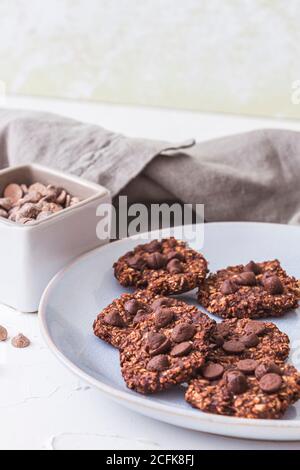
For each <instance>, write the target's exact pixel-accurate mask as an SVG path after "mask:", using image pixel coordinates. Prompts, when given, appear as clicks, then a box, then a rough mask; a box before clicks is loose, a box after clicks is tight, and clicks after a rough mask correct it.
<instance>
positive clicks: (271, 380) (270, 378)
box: [259, 373, 282, 393]
mask: <svg viewBox="0 0 300 470" xmlns="http://www.w3.org/2000/svg"><path fill="white" fill-rule="evenodd" d="M259 386H260V388H261V390H262V391H263V392H266V393H275V392H278V391H279V390H280V388H281V386H282V378H281V376H280V375H278V374H274V373H271V374H266V375H264V376H263V377H262V378H261V379H260V381H259Z"/></svg>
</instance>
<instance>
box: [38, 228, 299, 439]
mask: <svg viewBox="0 0 300 470" xmlns="http://www.w3.org/2000/svg"><path fill="white" fill-rule="evenodd" d="M154 237H155V234H154V235H153V238H154ZM137 243H138V242H137V241H136V239H126V240H122V241H120V242H116V243H113V244H110V245H108V246H105V247H103V248H100V249H97V250H95V251H92V252H90V253H88V254H87V255H84V256H82V257H81V258H79V259H78V260H77V261H75V262H74V263H73V264H72V265H70V266H69V267H67V268H66V269H64V270H63V271H62V272H60V273H59V274H58V275H57V276H56V277H55V278H54V279H53V280H52V282H51V283H50V285H49V286H48V288H47V290H46V292H45V293H44V296H43V298H42V301H41V304H40V310H39V317H40V325H41V329H42V333H43V335H44V338H45V339H46V342H47V343H48V345H49V347H50V349H51V350H52V351H53V352H54V354H55V355H56V356H57V357H58V359H59V360H60V361H61V362H62V363H63V364H65V365H66V366H67V367H68V368H69V369H71V370H72V371H73V372H74V373H75V374H77V375H78V376H79V377H81V378H82V379H84V380H85V381H87V382H88V383H90V384H91V385H93V386H95V387H97V388H98V389H99V390H101V391H102V392H104V393H106V394H107V395H109V396H110V397H111V399H113V400H115V401H117V402H118V403H119V404H120V403H121V404H123V406H126V407H128V408H131V409H133V410H135V411H137V412H139V413H142V414H144V415H147V416H150V417H151V418H156V419H158V420H161V421H165V422H167V423H172V424H175V425H178V426H182V427H185V428H190V429H195V430H200V431H206V432H209V433H214V434H222V435H226V436H234V437H243V438H253V439H270V440H300V403H299V404H298V405H296V406H295V407H292V408H291V409H290V410H289V411H288V413H287V415H286V416H285V417H284V419H282V420H279V421H269V420H247V419H237V418H229V417H223V416H217V415H212V414H206V413H201V412H199V411H197V410H195V409H193V408H191V407H190V406H189V405H188V404H187V403H185V401H184V398H183V395H184V393H183V392H184V390H183V388H181V387H179V388H177V389H174V390H172V391H169V392H166V393H161V394H158V395H155V396H151V397H144V396H141V395H138V394H136V393H135V392H131V391H129V390H128V389H126V387H125V385H124V382H123V380H122V378H121V374H120V368H119V357H118V352H117V351H116V350H114V349H113V348H112V347H110V346H109V345H107V344H105V343H104V342H102V341H100V340H98V339H97V338H95V337H94V336H93V331H92V324H93V321H94V319H95V318H96V315H97V313H98V312H99V311H100V310H101V309H102V308H103V307H105V306H106V305H107V304H109V303H110V302H111V301H112V300H113V299H114V298H116V297H118V296H119V295H120V294H121V293H122V292H124V291H125V290H124V289H123V288H122V287H120V286H119V284H118V283H117V281H116V280H115V279H114V277H113V272H112V264H113V262H114V261H115V260H116V259H117V258H118V257H119V256H120V255H122V254H123V253H125V252H126V251H128V250H130V249H132V248H133V247H134V246H135V245H136V244H137ZM299 246H300V228H299V227H290V226H284V225H273V224H256V223H213V224H207V225H206V226H205V243H204V248H203V250H202V251H203V252H204V254H205V255H206V257H207V259H208V260H209V262H210V269H211V271H214V270H216V269H219V268H222V267H224V266H228V265H229V264H238V263H246V262H248V261H249V260H250V259H254V260H256V261H263V260H267V259H273V258H276V257H277V258H279V259H280V260H281V261H282V264H283V266H284V267H285V268H286V269H287V270H288V272H289V273H290V274H292V275H294V276H296V277H297V278H300V249H299ZM194 248H198V247H197V246H194ZM185 297H186V298H188V299H189V300H190V301H191V302H193V303H194V302H195V293H194V292H193V293H190V294H187V295H186V296H185ZM299 313H300V312H299V310H298V311H294V312H290V313H289V314H288V315H287V316H286V317H285V318H283V319H280V320H277V321H276V324H277V325H278V326H279V327H280V328H281V329H282V330H283V331H284V332H286V333H288V334H289V336H290V338H291V344H292V348H293V349H292V354H291V362H293V363H294V364H295V365H296V366H297V365H298V367H299V366H300V364H299V363H300V316H299ZM297 362H298V364H297Z"/></svg>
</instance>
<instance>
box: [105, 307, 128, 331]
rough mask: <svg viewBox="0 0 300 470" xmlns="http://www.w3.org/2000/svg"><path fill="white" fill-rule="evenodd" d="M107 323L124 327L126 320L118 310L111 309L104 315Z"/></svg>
mask: <svg viewBox="0 0 300 470" xmlns="http://www.w3.org/2000/svg"><path fill="white" fill-rule="evenodd" d="M104 321H105V323H107V325H111V326H117V327H119V328H124V326H126V325H125V322H124V320H123V318H122V317H121V315H120V314H119V312H118V311H117V310H111V311H110V312H108V313H107V314H106V315H105V317H104Z"/></svg>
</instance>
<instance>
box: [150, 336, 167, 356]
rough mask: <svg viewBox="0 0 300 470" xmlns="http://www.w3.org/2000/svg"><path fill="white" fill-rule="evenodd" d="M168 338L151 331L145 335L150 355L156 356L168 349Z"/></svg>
mask: <svg viewBox="0 0 300 470" xmlns="http://www.w3.org/2000/svg"><path fill="white" fill-rule="evenodd" d="M170 347H171V342H170V340H169V339H168V338H167V337H166V336H165V335H163V334H160V333H154V332H151V333H149V334H148V336H147V341H146V348H147V350H148V353H149V354H150V356H157V355H158V354H164V353H166V352H168V351H169V349H170Z"/></svg>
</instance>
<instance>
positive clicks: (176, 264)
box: [167, 258, 184, 274]
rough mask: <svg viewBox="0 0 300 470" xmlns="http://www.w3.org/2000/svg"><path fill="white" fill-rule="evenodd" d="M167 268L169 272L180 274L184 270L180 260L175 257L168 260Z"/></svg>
mask: <svg viewBox="0 0 300 470" xmlns="http://www.w3.org/2000/svg"><path fill="white" fill-rule="evenodd" d="M167 270H168V271H169V273H170V274H180V273H183V271H184V269H183V266H182V264H181V262H180V261H179V260H178V259H176V258H174V259H172V260H171V261H169V262H168V265H167Z"/></svg>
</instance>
